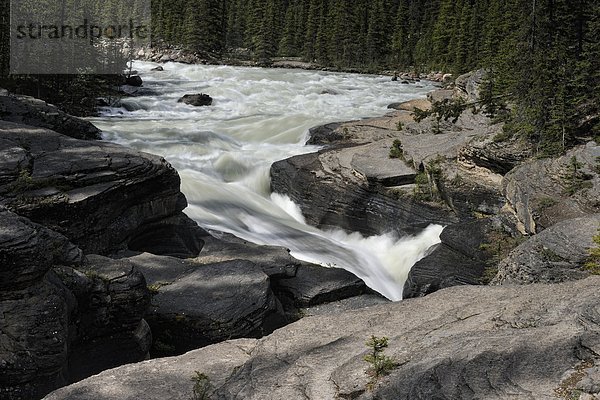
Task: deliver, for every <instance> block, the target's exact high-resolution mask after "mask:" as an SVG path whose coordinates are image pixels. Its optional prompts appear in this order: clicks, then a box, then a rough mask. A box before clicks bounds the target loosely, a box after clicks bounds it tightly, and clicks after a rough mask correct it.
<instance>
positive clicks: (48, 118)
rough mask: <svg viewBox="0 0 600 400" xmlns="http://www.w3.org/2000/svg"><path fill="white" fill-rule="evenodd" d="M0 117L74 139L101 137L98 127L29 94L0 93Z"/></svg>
mask: <svg viewBox="0 0 600 400" xmlns="http://www.w3.org/2000/svg"><path fill="white" fill-rule="evenodd" d="M0 119H1V120H3V121H10V122H16V123H19V124H24V125H31V126H36V127H39V128H47V129H50V130H53V131H55V132H58V133H62V134H63V135H66V136H70V137H73V138H76V139H85V140H89V139H101V138H102V136H101V132H100V129H98V128H96V127H95V126H94V125H92V123H91V122H89V121H85V120H82V119H79V118H76V117H72V116H70V115H69V114H67V113H65V112H63V111H61V110H60V109H58V108H57V107H56V106H54V105H52V104H48V103H46V102H45V101H43V100H39V99H36V98H33V97H29V96H21V95H12V94H8V93H2V94H0Z"/></svg>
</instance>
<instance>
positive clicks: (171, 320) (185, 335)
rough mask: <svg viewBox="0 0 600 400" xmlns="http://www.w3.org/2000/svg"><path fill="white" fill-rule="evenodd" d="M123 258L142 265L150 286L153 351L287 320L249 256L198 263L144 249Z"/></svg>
mask: <svg viewBox="0 0 600 400" xmlns="http://www.w3.org/2000/svg"><path fill="white" fill-rule="evenodd" d="M94 262H95V263H98V262H99V261H98V259H94ZM127 262H130V263H132V264H133V265H135V266H136V267H137V268H138V269H139V270H140V271H142V272H143V274H144V275H145V277H146V279H147V281H148V284H149V285H150V287H151V288H153V292H154V295H153V298H152V306H151V307H150V308H149V310H148V313H147V315H146V319H147V320H148V323H149V324H150V326H151V328H152V332H153V334H154V351H155V352H156V353H157V354H181V353H183V352H185V351H189V350H191V349H194V348H198V347H202V346H206V345H208V344H212V343H217V342H220V341H223V340H226V339H229V338H239V337H260V336H262V335H263V334H264V333H269V332H271V331H272V330H273V329H275V328H278V327H280V326H282V325H283V323H284V322H285V321H284V318H283V315H282V313H281V312H280V309H281V306H280V305H279V302H278V301H277V299H276V298H275V296H274V294H273V291H272V290H271V287H270V281H269V277H268V276H267V275H266V274H265V273H264V272H263V271H262V269H261V268H260V267H259V266H257V265H256V264H254V263H251V262H249V261H245V260H234V261H226V262H221V263H215V264H200V263H198V262H194V261H186V260H180V259H176V258H171V257H160V256H153V255H151V254H142V255H139V256H136V257H132V258H130V259H128V260H127Z"/></svg>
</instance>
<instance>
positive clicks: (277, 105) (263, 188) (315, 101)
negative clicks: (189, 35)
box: [93, 62, 442, 300]
mask: <svg viewBox="0 0 600 400" xmlns="http://www.w3.org/2000/svg"><path fill="white" fill-rule="evenodd" d="M154 66H155V64H152V63H145V62H137V63H136V64H135V66H134V67H135V69H136V70H138V71H141V73H142V76H143V78H144V82H145V83H144V86H145V87H146V88H148V89H150V90H148V93H149V94H148V95H145V96H140V97H136V98H135V99H128V100H126V101H125V102H124V105H125V107H116V108H106V109H104V110H103V112H102V116H101V117H99V118H95V119H93V122H94V123H95V124H96V125H97V126H98V127H99V128H101V129H102V130H103V131H104V132H105V139H106V140H110V141H114V142H117V143H120V144H123V145H125V146H129V147H133V148H136V149H138V150H141V151H146V152H149V153H154V154H160V155H162V156H163V157H165V158H166V159H167V160H169V162H171V164H173V166H174V167H175V168H176V169H177V170H178V171H179V174H180V175H181V178H182V191H183V192H184V193H185V195H186V196H187V198H188V202H189V204H190V206H189V208H188V209H187V210H186V213H187V214H188V215H189V216H190V217H192V218H194V219H195V220H196V221H198V223H199V224H200V225H202V226H204V227H206V228H209V229H215V230H220V231H224V232H228V233H232V234H234V235H236V236H238V237H241V238H243V239H246V240H249V241H252V242H255V243H258V244H270V245H279V246H284V247H287V248H289V249H290V250H291V251H292V254H293V255H294V256H295V257H296V258H298V259H302V260H305V261H310V262H314V263H318V264H322V265H325V266H338V267H341V268H345V269H347V270H349V271H351V272H353V273H354V274H356V275H357V276H359V277H360V278H362V279H363V280H364V281H365V282H366V283H367V284H368V285H369V286H370V287H371V288H373V289H375V290H377V291H378V292H380V293H381V294H383V295H384V296H386V297H388V298H389V299H392V300H400V299H401V298H402V287H403V284H404V282H405V280H406V278H407V276H408V272H409V271H410V268H411V267H412V266H413V265H414V263H415V262H417V261H418V260H419V259H420V258H422V257H423V256H424V254H425V252H426V251H427V249H428V248H429V247H431V246H432V245H434V244H436V243H438V242H439V235H440V233H441V230H442V227H440V226H430V227H429V228H427V229H425V230H424V231H423V232H422V233H420V234H419V235H417V236H415V237H408V238H398V237H395V236H394V235H391V234H385V235H380V236H373V237H363V236H362V235H360V234H359V233H350V234H349V233H346V232H343V231H341V230H336V231H322V230H319V229H316V228H314V227H312V226H309V225H307V224H306V223H305V222H304V218H303V217H302V213H301V212H300V210H299V208H298V207H297V206H296V205H295V204H294V203H293V202H292V201H291V200H290V199H288V198H287V197H286V196H282V195H279V194H271V193H270V183H269V169H270V166H271V164H272V163H273V162H275V161H278V160H281V159H285V158H287V157H291V156H294V155H298V154H303V153H307V152H312V151H316V150H318V147H316V146H305V145H304V143H305V141H306V135H307V132H308V129H309V128H311V127H313V126H316V125H320V124H325V123H328V122H334V121H344V120H351V119H357V118H361V117H372V116H378V115H382V114H384V113H385V112H386V106H387V104H389V103H392V102H397V101H403V100H410V99H413V98H418V97H423V96H424V95H425V94H426V93H427V92H428V91H430V90H431V89H432V88H431V87H429V86H427V85H423V86H417V85H399V84H397V83H394V82H390V80H389V78H388V77H383V76H367V75H355V74H337V73H326V72H320V71H317V72H315V71H302V70H276V69H261V68H241V67H228V66H204V65H180V64H174V63H168V64H166V65H164V69H165V71H164V72H156V71H150V70H151V69H152V68H153V67H154ZM200 92H203V93H208V94H210V95H211V96H212V97H213V99H214V102H213V105H212V106H211V107H199V108H194V107H192V106H188V105H185V104H182V103H177V100H178V99H179V98H180V97H181V96H183V95H184V94H187V93H200Z"/></svg>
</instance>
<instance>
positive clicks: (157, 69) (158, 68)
mask: <svg viewBox="0 0 600 400" xmlns="http://www.w3.org/2000/svg"><path fill="white" fill-rule="evenodd" d="M164 70H165V69H164V68H163V67H161V66H160V65H159V66H158V67H154V68H152V69H151V70H150V71H158V72H162V71H164Z"/></svg>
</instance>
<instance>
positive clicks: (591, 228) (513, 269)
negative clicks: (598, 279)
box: [493, 213, 600, 285]
mask: <svg viewBox="0 0 600 400" xmlns="http://www.w3.org/2000/svg"><path fill="white" fill-rule="evenodd" d="M598 227H600V213H599V214H591V215H588V216H585V217H581V218H576V219H571V220H566V221H562V222H559V223H557V224H555V225H553V226H551V227H550V228H548V229H546V230H544V231H543V232H541V233H538V234H537V235H535V236H533V237H532V238H530V239H529V240H528V241H527V242H525V243H523V244H522V245H520V246H519V247H517V248H516V249H515V250H513V251H512V252H511V253H510V255H509V256H508V257H507V258H506V259H505V260H503V261H502V262H501V263H500V265H499V266H498V274H497V276H496V278H495V279H494V281H493V283H495V284H500V285H503V284H530V283H538V282H540V283H556V282H563V281H567V280H574V279H583V278H585V277H587V276H589V272H587V271H584V270H583V268H582V267H583V265H584V264H585V262H586V260H587V258H588V257H589V249H590V248H592V247H594V243H593V242H592V238H593V237H594V235H596V234H597V232H598Z"/></svg>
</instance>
